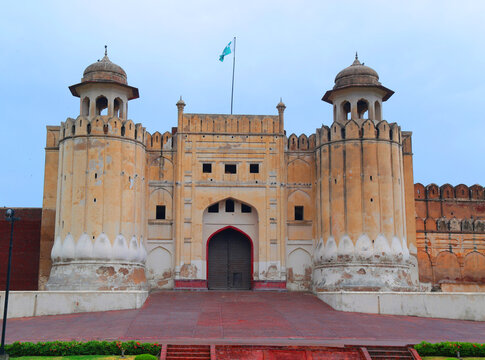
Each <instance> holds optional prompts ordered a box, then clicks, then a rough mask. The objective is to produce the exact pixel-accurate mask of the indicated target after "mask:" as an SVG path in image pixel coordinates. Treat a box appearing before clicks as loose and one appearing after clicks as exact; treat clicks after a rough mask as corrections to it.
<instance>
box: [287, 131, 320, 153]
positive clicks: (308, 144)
mask: <svg viewBox="0 0 485 360" xmlns="http://www.w3.org/2000/svg"><path fill="white" fill-rule="evenodd" d="M286 142H287V148H286V149H287V151H314V150H315V142H316V135H315V134H311V135H310V136H306V135H305V134H301V135H300V136H296V135H295V134H291V135H290V136H289V137H288V139H287V141H286Z"/></svg>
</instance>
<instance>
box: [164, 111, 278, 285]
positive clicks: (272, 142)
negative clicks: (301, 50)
mask: <svg viewBox="0 0 485 360" xmlns="http://www.w3.org/2000/svg"><path fill="white" fill-rule="evenodd" d="M184 106H185V104H183V103H181V102H179V103H178V109H179V118H178V128H177V134H176V141H175V143H176V158H175V159H176V160H175V162H174V180H173V183H174V184H175V190H174V196H173V211H174V215H173V219H174V229H173V231H174V238H175V239H177V240H176V242H175V253H174V255H175V257H174V258H175V261H174V268H175V278H176V279H180V280H194V281H198V280H202V281H205V257H206V242H207V238H208V237H209V236H210V233H211V231H212V232H213V231H216V230H217V228H220V227H224V226H227V225H235V226H236V227H237V226H239V225H240V226H241V227H244V228H245V229H246V228H247V227H248V226H254V227H255V229H251V230H248V231H249V232H250V233H251V234H253V236H254V237H255V239H253V242H254V244H255V247H254V259H255V262H254V264H253V266H254V276H253V277H254V280H255V281H260V280H263V281H267V280H270V281H285V280H286V271H285V260H286V259H285V253H286V248H285V246H286V244H285V241H284V239H285V238H286V236H285V234H286V231H285V219H286V206H285V205H286V199H285V197H284V189H283V188H282V184H284V183H285V179H286V167H285V161H284V156H285V152H284V148H285V137H284V133H283V114H282V112H281V113H280V116H253V115H206V114H184V113H183V108H184ZM204 163H205V164H211V167H212V169H211V172H210V173H204V172H203V171H202V170H203V169H202V168H203V164H204ZM226 164H231V165H236V173H234V174H231V173H226V172H225V165H226ZM251 164H257V165H259V171H258V172H257V173H251V172H250V169H249V168H250V165H251ZM228 198H231V199H234V200H235V201H236V203H237V204H239V203H244V204H247V205H249V206H251V207H252V208H253V209H254V210H255V211H254V213H253V214H254V215H255V216H257V220H251V222H250V224H246V225H243V224H240V222H241V219H242V218H241V216H242V214H240V216H238V219H232V218H231V219H230V218H227V216H224V214H223V213H219V215H221V217H220V219H219V223H218V224H211V221H210V219H209V218H208V217H207V216H204V214H206V209H207V208H208V206H210V205H212V204H215V203H218V202H221V201H224V200H225V199H228ZM237 206H239V205H237ZM204 219H206V220H207V221H208V223H207V224H206V223H204ZM256 224H257V225H256ZM243 231H244V230H243Z"/></svg>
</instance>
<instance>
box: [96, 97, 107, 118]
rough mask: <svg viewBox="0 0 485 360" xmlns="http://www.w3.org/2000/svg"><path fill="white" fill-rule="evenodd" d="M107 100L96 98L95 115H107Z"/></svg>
mask: <svg viewBox="0 0 485 360" xmlns="http://www.w3.org/2000/svg"><path fill="white" fill-rule="evenodd" d="M107 109H108V99H106V97H105V96H102V95H101V96H99V97H97V98H96V115H108V110H107Z"/></svg>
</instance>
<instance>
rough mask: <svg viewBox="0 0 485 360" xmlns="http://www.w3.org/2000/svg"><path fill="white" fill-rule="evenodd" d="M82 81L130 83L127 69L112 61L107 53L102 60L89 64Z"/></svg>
mask: <svg viewBox="0 0 485 360" xmlns="http://www.w3.org/2000/svg"><path fill="white" fill-rule="evenodd" d="M81 81H82V82H85V81H99V82H103V81H113V82H117V83H121V84H125V85H126V84H128V82H127V80H126V72H125V70H123V68H122V67H121V66H119V65H116V64H115V63H113V62H111V60H110V59H109V57H108V55H107V54H106V53H105V55H104V57H103V58H102V59H101V60H98V61H97V62H95V63H94V64H91V65H89V66H88V67H87V68H86V70H84V73H83V78H82V80H81Z"/></svg>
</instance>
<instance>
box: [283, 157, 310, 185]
mask: <svg viewBox="0 0 485 360" xmlns="http://www.w3.org/2000/svg"><path fill="white" fill-rule="evenodd" d="M287 174H288V177H287V182H288V183H289V184H309V183H311V182H312V177H311V176H312V168H311V166H310V164H309V163H308V162H306V161H305V160H303V159H302V158H296V159H294V160H291V161H290V162H289V163H288V172H287Z"/></svg>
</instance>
